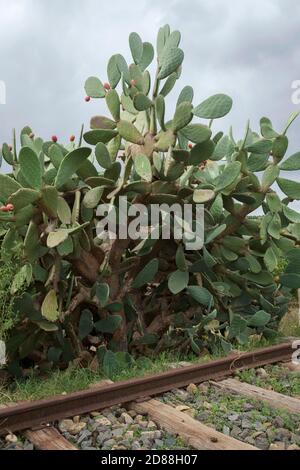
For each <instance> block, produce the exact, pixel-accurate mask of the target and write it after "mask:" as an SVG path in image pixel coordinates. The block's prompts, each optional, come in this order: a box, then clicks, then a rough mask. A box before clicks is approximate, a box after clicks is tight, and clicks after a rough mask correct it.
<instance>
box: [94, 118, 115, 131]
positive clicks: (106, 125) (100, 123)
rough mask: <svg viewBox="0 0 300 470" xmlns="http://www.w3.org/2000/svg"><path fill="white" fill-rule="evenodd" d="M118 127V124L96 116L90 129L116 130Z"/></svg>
mask: <svg viewBox="0 0 300 470" xmlns="http://www.w3.org/2000/svg"><path fill="white" fill-rule="evenodd" d="M116 127H117V123H116V122H115V121H112V120H111V119H109V118H107V117H105V116H94V117H92V119H91V122H90V128H91V129H93V130H95V129H98V130H99V129H106V130H114V129H115V128H116Z"/></svg>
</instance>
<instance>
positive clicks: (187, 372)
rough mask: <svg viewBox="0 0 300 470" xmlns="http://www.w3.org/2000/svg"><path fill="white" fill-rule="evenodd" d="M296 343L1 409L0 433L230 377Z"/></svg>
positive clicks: (284, 354)
mask: <svg viewBox="0 0 300 470" xmlns="http://www.w3.org/2000/svg"><path fill="white" fill-rule="evenodd" d="M293 351H294V350H293V347H292V343H284V344H279V345H276V346H271V347H267V348H263V349H258V350H255V351H251V352H246V353H239V354H231V355H230V356H228V357H226V358H223V359H219V360H216V361H211V362H207V363H204V364H196V365H192V366H187V367H184V368H181V369H175V370H171V371H168V372H164V373H161V374H157V375H149V376H145V377H143V378H138V379H131V380H127V381H122V382H117V383H114V384H111V385H107V386H105V387H104V388H99V389H97V388H94V389H93V388H92V389H89V390H84V391H80V392H75V393H71V394H68V395H63V396H55V397H52V398H49V399H45V400H38V401H33V402H25V403H21V404H17V405H12V406H7V407H1V408H0V434H3V433H7V432H15V431H22V430H24V429H29V428H36V427H45V426H46V425H47V424H48V423H52V422H55V421H57V420H60V419H63V418H68V417H71V416H77V415H82V414H85V413H89V412H91V411H95V410H101V409H104V408H109V407H111V406H113V405H117V404H121V403H128V402H131V401H134V400H138V399H143V398H146V397H150V396H155V395H158V394H160V393H164V392H167V391H170V390H173V389H176V388H180V387H184V386H187V385H189V384H190V383H195V384H197V383H201V382H206V381H208V380H213V379H214V380H215V379H220V378H224V377H226V376H230V375H232V374H233V372H235V371H237V370H244V369H249V368H253V367H260V366H264V365H267V364H274V363H276V362H280V361H288V360H291V357H292V354H293Z"/></svg>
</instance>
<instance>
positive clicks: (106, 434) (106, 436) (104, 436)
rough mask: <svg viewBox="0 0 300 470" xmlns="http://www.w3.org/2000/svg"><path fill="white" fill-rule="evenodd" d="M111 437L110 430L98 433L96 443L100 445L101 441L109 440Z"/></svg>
mask: <svg viewBox="0 0 300 470" xmlns="http://www.w3.org/2000/svg"><path fill="white" fill-rule="evenodd" d="M111 438H112V432H111V431H110V430H108V431H106V432H104V433H101V434H99V436H98V437H97V443H98V444H100V445H102V444H103V442H105V441H107V440H109V439H111Z"/></svg>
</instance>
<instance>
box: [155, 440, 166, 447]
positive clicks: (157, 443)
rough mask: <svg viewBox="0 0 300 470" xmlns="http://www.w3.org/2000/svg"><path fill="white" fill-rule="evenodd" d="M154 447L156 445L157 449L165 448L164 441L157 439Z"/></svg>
mask: <svg viewBox="0 0 300 470" xmlns="http://www.w3.org/2000/svg"><path fill="white" fill-rule="evenodd" d="M154 445H155V447H156V448H159V447H163V445H164V441H163V440H161V439H155V441H154Z"/></svg>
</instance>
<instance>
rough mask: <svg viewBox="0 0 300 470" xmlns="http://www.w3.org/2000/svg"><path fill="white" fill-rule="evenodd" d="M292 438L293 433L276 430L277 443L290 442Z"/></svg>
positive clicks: (283, 429)
mask: <svg viewBox="0 0 300 470" xmlns="http://www.w3.org/2000/svg"><path fill="white" fill-rule="evenodd" d="M290 438H291V432H290V431H289V430H288V429H285V428H279V429H277V430H276V437H275V439H276V440H277V441H288V440H289V439H290Z"/></svg>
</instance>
